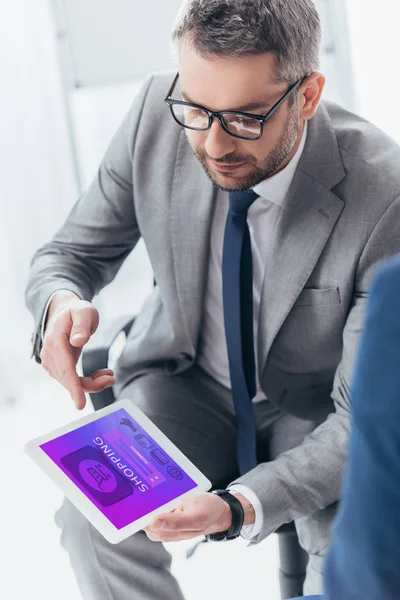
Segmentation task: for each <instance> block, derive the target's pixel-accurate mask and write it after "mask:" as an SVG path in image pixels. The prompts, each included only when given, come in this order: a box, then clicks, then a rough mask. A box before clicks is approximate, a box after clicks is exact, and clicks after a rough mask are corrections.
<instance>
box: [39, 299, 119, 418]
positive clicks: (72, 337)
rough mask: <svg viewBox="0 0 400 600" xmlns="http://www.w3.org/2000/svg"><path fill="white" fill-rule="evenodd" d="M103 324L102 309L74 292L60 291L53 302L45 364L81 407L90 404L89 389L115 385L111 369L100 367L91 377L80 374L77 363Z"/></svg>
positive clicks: (45, 367) (43, 360)
mask: <svg viewBox="0 0 400 600" xmlns="http://www.w3.org/2000/svg"><path fill="white" fill-rule="evenodd" d="M98 325H99V313H98V311H97V309H96V308H95V307H94V306H93V305H92V304H91V303H90V302H85V301H84V300H81V299H80V298H78V296H76V294H74V293H73V292H68V291H60V292H59V293H58V294H56V295H55V296H54V298H53V299H52V301H51V303H50V307H49V311H48V316H47V322H46V331H45V335H44V340H43V348H42V351H41V353H40V358H41V360H42V366H43V368H44V369H45V370H46V371H47V372H48V373H49V374H50V375H51V377H53V378H54V379H56V380H57V381H59V382H60V383H61V385H63V386H64V387H65V388H66V389H67V390H68V392H69V393H70V395H71V398H72V400H73V401H74V402H75V406H76V408H77V409H78V410H82V409H83V408H84V407H85V404H86V398H85V392H100V391H102V390H104V389H105V388H107V387H110V386H112V385H114V383H115V380H114V373H113V371H112V370H111V369H100V370H99V371H96V372H95V373H93V374H92V375H91V376H90V377H79V376H78V374H77V372H76V365H77V362H78V360H79V357H80V355H81V353H82V349H83V346H84V345H85V344H86V343H87V342H88V341H89V339H90V337H91V336H92V335H93V334H94V332H95V331H96V329H97V327H98Z"/></svg>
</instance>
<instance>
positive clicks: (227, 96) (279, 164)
mask: <svg viewBox="0 0 400 600" xmlns="http://www.w3.org/2000/svg"><path fill="white" fill-rule="evenodd" d="M275 61H276V59H275V56H274V55H273V54H270V53H268V54H263V55H260V56H250V57H246V58H242V59H237V58H233V59H228V58H219V57H212V58H211V57H210V58H207V59H206V58H203V57H201V56H200V55H199V54H198V53H197V52H196V50H195V49H194V48H193V46H192V45H191V44H190V43H189V42H187V41H184V42H182V44H181V48H180V69H179V73H180V86H181V93H182V99H183V100H185V101H187V102H193V103H195V104H200V105H202V106H204V107H205V108H208V109H210V110H212V111H216V112H218V111H224V110H238V111H243V112H249V113H253V114H258V115H264V114H266V113H267V112H268V110H270V109H271V108H272V106H273V105H274V104H275V103H276V102H277V101H278V100H279V99H280V98H281V97H282V96H283V95H284V94H285V93H286V92H287V90H288V85H286V84H277V83H275V82H274V75H275V73H276V71H275V68H276V65H275ZM296 96H297V94H296V92H294V94H293V98H294V99H296ZM175 97H176V95H175ZM302 126H303V121H302V120H301V119H300V113H299V108H298V105H297V102H295V103H294V105H292V104H291V103H289V101H286V102H285V103H284V104H283V105H282V106H281V107H280V108H279V110H278V111H277V112H276V113H275V115H274V116H273V117H272V118H271V119H270V120H269V121H268V122H267V124H266V125H265V126H264V134H263V136H262V137H261V139H259V140H256V141H249V140H242V139H238V138H235V137H232V136H230V135H229V134H228V133H226V132H225V131H224V130H223V129H222V127H221V125H220V124H219V122H218V119H214V121H213V125H212V127H211V129H209V130H208V131H192V130H189V129H186V132H187V136H188V139H189V142H190V144H191V146H192V148H193V151H194V153H195V155H196V157H197V158H198V160H199V161H200V162H201V164H202V165H203V167H204V169H205V170H206V172H207V174H208V176H209V177H210V179H211V180H212V181H213V182H214V183H215V184H216V185H217V186H218V187H220V188H222V189H226V190H228V191H241V190H247V189H249V188H252V187H254V186H255V185H257V184H258V183H260V182H261V181H263V180H264V179H266V178H268V177H270V176H271V175H273V174H274V173H277V172H278V171H279V170H281V169H282V168H283V167H284V166H285V165H286V164H287V163H288V162H289V160H290V159H291V158H292V156H293V155H294V153H295V151H296V149H297V146H298V144H299V142H300V133H301V131H302Z"/></svg>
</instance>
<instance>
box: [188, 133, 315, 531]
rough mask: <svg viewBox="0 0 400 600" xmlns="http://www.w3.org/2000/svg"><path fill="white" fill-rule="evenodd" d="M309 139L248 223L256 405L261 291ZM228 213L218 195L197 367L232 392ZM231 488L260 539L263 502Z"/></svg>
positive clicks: (270, 184) (260, 188)
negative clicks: (226, 302)
mask: <svg viewBox="0 0 400 600" xmlns="http://www.w3.org/2000/svg"><path fill="white" fill-rule="evenodd" d="M306 139H307V123H306V124H305V128H304V132H303V136H302V140H301V143H300V145H299V148H298V149H297V152H296V154H295V155H294V157H293V158H292V160H291V161H290V163H289V164H288V165H287V166H286V167H285V168H284V169H283V170H282V171H280V172H279V173H277V174H276V175H274V176H273V177H270V178H269V179H265V180H264V181H262V182H261V183H260V184H259V185H257V186H256V187H255V188H254V191H255V192H256V193H257V194H258V195H259V196H260V198H258V199H257V200H256V201H255V202H254V204H252V206H251V207H250V209H249V212H248V217H247V222H248V225H249V230H250V239H251V247H252V258H253V305H254V306H253V308H254V312H253V314H254V347H255V359H256V384H257V395H256V396H255V398H254V399H253V402H260V401H261V400H265V399H266V397H265V394H264V392H263V391H262V390H261V387H260V382H259V377H258V356H257V340H258V317H259V311H260V299H261V290H262V286H263V282H264V273H265V264H266V260H267V256H268V250H269V244H270V240H271V238H272V232H273V230H274V228H275V225H276V222H277V219H278V216H279V213H280V212H281V209H282V205H283V203H284V201H285V198H286V196H287V193H288V191H289V187H290V185H291V183H292V180H293V177H294V174H295V171H296V168H297V165H298V164H299V160H300V158H301V155H302V153H303V150H304V146H305V143H306ZM228 210H229V194H228V192H224V191H220V192H219V194H218V196H217V204H216V207H215V212H214V218H213V223H212V229H211V242H210V244H211V246H210V258H209V267H208V279H207V289H206V294H205V305H204V316H203V324H202V329H201V335H200V343H199V352H198V355H197V364H198V365H199V366H200V367H201V368H202V369H203V370H204V371H206V373H208V374H209V375H210V376H211V377H213V378H214V379H215V380H216V381H218V382H219V383H221V384H222V385H223V386H224V387H226V388H228V389H231V381H230V375H229V362H228V351H227V346H226V337H225V330H224V309H223V298H222V252H223V242H224V234H225V224H226V219H227V215H228ZM230 489H231V490H232V491H237V492H240V493H241V494H243V496H245V497H246V498H247V500H248V501H249V502H250V503H251V504H252V505H253V507H254V510H255V513H256V521H255V524H254V525H249V526H246V527H243V529H242V536H243V537H245V538H246V539H251V538H252V537H254V536H256V535H258V534H259V533H260V531H261V529H262V525H263V512H262V506H261V503H260V501H259V499H258V498H257V496H256V494H255V493H254V492H252V490H250V489H249V488H247V487H246V486H244V485H234V486H231V487H230Z"/></svg>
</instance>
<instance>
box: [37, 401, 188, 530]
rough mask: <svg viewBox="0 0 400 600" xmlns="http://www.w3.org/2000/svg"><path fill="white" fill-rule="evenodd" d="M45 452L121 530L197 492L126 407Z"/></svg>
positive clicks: (51, 444) (60, 439)
mask: <svg viewBox="0 0 400 600" xmlns="http://www.w3.org/2000/svg"><path fill="white" fill-rule="evenodd" d="M40 447H41V448H42V450H43V451H44V452H45V453H46V454H47V455H48V456H49V457H50V458H51V460H52V461H53V462H54V463H55V464H56V465H57V466H58V467H59V468H60V469H61V470H62V471H63V472H64V473H65V474H66V475H67V476H68V478H69V479H70V480H71V481H73V483H74V484H75V485H76V486H77V487H78V488H79V489H80V490H81V491H82V492H83V493H84V494H85V496H87V497H88V498H89V499H90V500H91V502H92V503H93V504H95V506H97V508H98V509H99V510H100V511H101V512H102V513H103V515H105V516H106V517H107V519H108V520H109V521H111V523H112V524H113V525H114V526H115V527H116V528H117V529H121V528H122V527H125V526H126V525H128V524H129V523H132V522H133V521H135V520H137V519H139V518H140V517H143V516H144V515H146V514H148V513H149V512H151V511H153V510H155V509H156V508H158V507H160V506H162V505H163V504H166V503H167V502H170V501H171V500H173V499H174V498H176V497H177V496H180V495H181V494H183V493H185V492H187V491H189V490H191V489H193V488H194V487H196V483H195V482H194V481H193V479H191V478H190V477H189V476H188V475H187V474H186V473H185V471H183V469H182V467H180V466H179V465H178V464H177V463H176V462H175V461H174V460H173V459H172V458H171V457H170V456H169V455H168V454H167V453H166V451H165V450H163V449H162V448H160V446H159V445H158V444H157V442H155V441H154V439H153V438H152V437H151V436H150V435H149V434H148V433H147V432H146V431H144V429H143V428H142V427H141V426H140V425H139V424H138V423H137V422H136V421H135V420H134V419H133V418H132V417H131V415H129V414H128V413H127V412H126V410H124V409H123V408H121V409H120V410H118V411H116V412H114V413H112V414H110V415H106V416H104V417H102V418H100V419H99V420H97V421H94V422H92V423H88V424H86V425H83V426H82V427H80V428H79V429H76V430H74V431H71V432H69V433H66V434H63V435H61V436H60V437H58V438H55V439H53V440H51V441H49V442H46V443H44V444H41V446H40Z"/></svg>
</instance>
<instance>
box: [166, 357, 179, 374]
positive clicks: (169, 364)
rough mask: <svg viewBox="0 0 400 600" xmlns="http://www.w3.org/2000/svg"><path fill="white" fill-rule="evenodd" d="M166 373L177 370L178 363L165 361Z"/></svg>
mask: <svg viewBox="0 0 400 600" xmlns="http://www.w3.org/2000/svg"><path fill="white" fill-rule="evenodd" d="M166 366H167V371H168V373H175V371H176V369H177V368H178V363H177V362H176V360H173V359H172V360H167V365H166Z"/></svg>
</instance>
